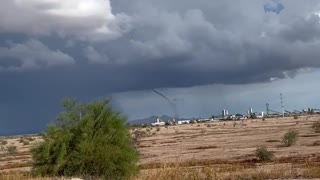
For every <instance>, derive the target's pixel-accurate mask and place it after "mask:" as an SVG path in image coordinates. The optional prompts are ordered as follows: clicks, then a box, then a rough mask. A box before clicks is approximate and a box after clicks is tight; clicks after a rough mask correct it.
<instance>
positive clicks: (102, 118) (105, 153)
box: [31, 100, 138, 179]
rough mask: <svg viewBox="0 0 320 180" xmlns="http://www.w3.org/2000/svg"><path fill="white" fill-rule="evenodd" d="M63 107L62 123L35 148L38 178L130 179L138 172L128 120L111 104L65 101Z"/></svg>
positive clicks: (59, 122)
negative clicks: (39, 176)
mask: <svg viewBox="0 0 320 180" xmlns="http://www.w3.org/2000/svg"><path fill="white" fill-rule="evenodd" d="M63 107H64V109H65V111H64V112H63V113H61V114H60V116H59V117H58V123H57V124H56V125H50V126H48V129H47V132H46V133H44V134H43V139H44V141H43V142H40V143H38V145H36V146H35V147H34V148H32V151H31V152H32V157H33V161H34V164H33V172H34V174H35V175H43V176H78V177H84V178H87V179H92V178H93V179H95V178H104V179H127V178H129V177H130V176H132V175H134V174H135V173H136V172H137V161H138V153H137V152H136V151H135V149H134V147H133V145H132V141H131V138H130V135H129V131H128V129H127V128H126V127H125V123H126V118H124V117H122V116H120V114H119V113H118V112H115V111H113V109H112V108H111V106H110V105H109V100H103V101H96V102H93V103H89V104H78V103H77V102H76V101H73V100H65V101H64V102H63ZM80 112H81V116H80Z"/></svg>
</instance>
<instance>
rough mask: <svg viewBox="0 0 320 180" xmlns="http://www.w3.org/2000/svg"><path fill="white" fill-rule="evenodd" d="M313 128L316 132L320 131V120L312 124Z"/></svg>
mask: <svg viewBox="0 0 320 180" xmlns="http://www.w3.org/2000/svg"><path fill="white" fill-rule="evenodd" d="M312 129H313V130H314V131H315V132H316V133H320V121H317V122H314V123H313V124H312Z"/></svg>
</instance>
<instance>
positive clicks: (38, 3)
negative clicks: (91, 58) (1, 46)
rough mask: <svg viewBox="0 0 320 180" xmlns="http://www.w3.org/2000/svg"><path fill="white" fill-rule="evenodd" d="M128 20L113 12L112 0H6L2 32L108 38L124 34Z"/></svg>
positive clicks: (2, 9)
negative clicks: (123, 28)
mask: <svg viewBox="0 0 320 180" xmlns="http://www.w3.org/2000/svg"><path fill="white" fill-rule="evenodd" d="M127 20H128V17H127V16H125V15H114V14H113V13H112V8H111V5H110V0H66V1H62V0H3V1H2V2H1V6H0V32H17V33H27V34H32V35H39V34H40V35H50V34H52V33H55V34H59V35H61V36H75V37H77V38H81V39H89V40H92V39H93V40H101V39H103V40H105V39H110V38H114V37H118V36H119V35H121V33H122V29H121V28H120V26H121V27H123V26H122V23H126V22H127Z"/></svg>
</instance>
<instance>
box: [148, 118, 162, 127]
mask: <svg viewBox="0 0 320 180" xmlns="http://www.w3.org/2000/svg"><path fill="white" fill-rule="evenodd" d="M164 125H166V123H165V122H163V121H162V120H161V119H160V118H157V120H156V122H155V123H151V126H164Z"/></svg>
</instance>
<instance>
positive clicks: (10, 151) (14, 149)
mask: <svg viewBox="0 0 320 180" xmlns="http://www.w3.org/2000/svg"><path fill="white" fill-rule="evenodd" d="M7 151H8V154H9V155H15V154H17V152H18V151H17V147H16V146H9V147H8V148H7Z"/></svg>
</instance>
